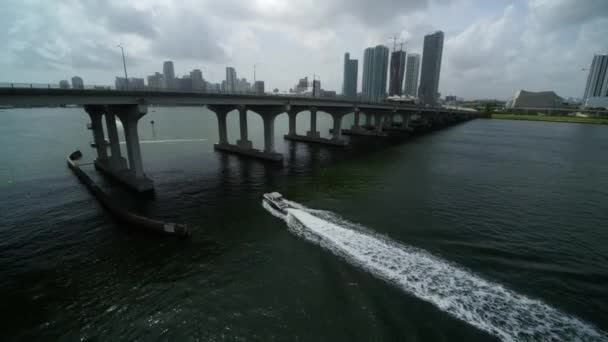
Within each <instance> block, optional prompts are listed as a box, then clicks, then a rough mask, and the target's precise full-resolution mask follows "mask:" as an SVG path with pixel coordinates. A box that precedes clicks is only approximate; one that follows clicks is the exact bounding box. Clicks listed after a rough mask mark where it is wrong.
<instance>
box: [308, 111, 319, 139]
mask: <svg viewBox="0 0 608 342" xmlns="http://www.w3.org/2000/svg"><path fill="white" fill-rule="evenodd" d="M306 136H308V137H311V138H319V137H321V134H320V133H319V132H318V131H317V108H316V107H311V108H310V131H308V132H306Z"/></svg>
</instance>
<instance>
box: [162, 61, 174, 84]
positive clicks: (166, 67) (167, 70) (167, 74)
mask: <svg viewBox="0 0 608 342" xmlns="http://www.w3.org/2000/svg"><path fill="white" fill-rule="evenodd" d="M163 76H164V79H165V88H167V89H175V70H174V69H173V62H172V61H166V62H165V63H163Z"/></svg>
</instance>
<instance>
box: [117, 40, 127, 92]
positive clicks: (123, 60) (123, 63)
mask: <svg viewBox="0 0 608 342" xmlns="http://www.w3.org/2000/svg"><path fill="white" fill-rule="evenodd" d="M116 47H119V48H120V51H121V52H122V66H123V68H124V69H125V86H126V90H129V77H128V76H127V63H126V62H125V50H124V49H123V48H122V45H120V44H118V45H116Z"/></svg>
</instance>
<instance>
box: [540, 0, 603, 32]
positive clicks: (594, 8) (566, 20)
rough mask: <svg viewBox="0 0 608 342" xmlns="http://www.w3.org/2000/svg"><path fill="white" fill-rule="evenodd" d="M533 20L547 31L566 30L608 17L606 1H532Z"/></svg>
mask: <svg viewBox="0 0 608 342" xmlns="http://www.w3.org/2000/svg"><path fill="white" fill-rule="evenodd" d="M529 7H530V12H531V14H532V16H533V19H534V20H535V21H536V22H537V23H538V24H539V25H540V26H541V27H543V28H545V29H547V30H555V29H564V28H567V27H571V26H576V25H580V24H583V23H585V22H589V21H593V20H594V19H596V18H606V17H608V1H606V0H585V1H572V0H531V1H530V4H529Z"/></svg>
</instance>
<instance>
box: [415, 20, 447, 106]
mask: <svg viewBox="0 0 608 342" xmlns="http://www.w3.org/2000/svg"><path fill="white" fill-rule="evenodd" d="M442 54H443V32H441V31H437V32H435V33H432V34H429V35H426V36H424V48H423V51H422V69H421V72H420V87H419V89H418V98H419V99H420V102H421V103H422V104H423V105H436V104H437V102H438V100H439V91H438V90H439V75H440V73H441V57H442Z"/></svg>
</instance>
